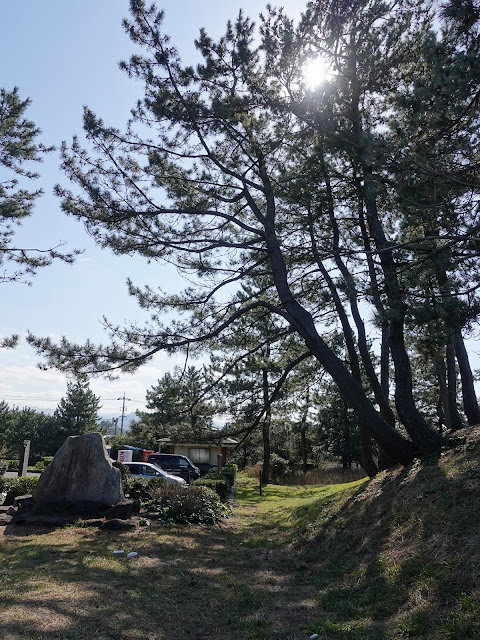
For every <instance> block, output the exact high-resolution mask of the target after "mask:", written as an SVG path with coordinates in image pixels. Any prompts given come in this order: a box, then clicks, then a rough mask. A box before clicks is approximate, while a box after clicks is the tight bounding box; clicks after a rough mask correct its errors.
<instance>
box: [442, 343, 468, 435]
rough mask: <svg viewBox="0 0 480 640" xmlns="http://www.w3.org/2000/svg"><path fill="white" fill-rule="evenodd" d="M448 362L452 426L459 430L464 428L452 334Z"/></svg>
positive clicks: (448, 348) (454, 429)
mask: <svg viewBox="0 0 480 640" xmlns="http://www.w3.org/2000/svg"><path fill="white" fill-rule="evenodd" d="M445 351H446V362H447V392H448V412H449V414H450V425H451V426H450V428H451V429H452V431H458V430H459V429H462V428H463V426H464V425H463V422H462V418H461V417H460V413H459V411H458V407H457V370H456V367H455V344H454V337H453V336H452V337H451V338H450V340H449V341H448V342H447V344H446V347H445Z"/></svg>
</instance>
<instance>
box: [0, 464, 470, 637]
mask: <svg viewBox="0 0 480 640" xmlns="http://www.w3.org/2000/svg"><path fill="white" fill-rule="evenodd" d="M465 465H466V468H465V470H464V472H463V473H462V474H461V475H460V476H458V477H457V478H455V479H453V480H452V479H449V478H447V477H446V476H445V473H444V472H443V470H442V468H441V467H439V466H438V465H436V464H435V463H434V464H427V463H425V464H420V463H418V464H417V465H414V466H413V467H412V468H410V469H403V470H399V471H397V472H394V473H392V474H389V475H388V476H385V477H384V478H383V479H377V480H374V481H372V482H368V483H366V484H365V485H364V486H362V487H361V488H359V489H358V490H356V491H355V492H354V493H353V494H352V495H351V497H350V498H349V499H347V500H345V502H344V504H343V506H342V508H341V509H340V510H338V511H336V512H335V511H333V508H334V505H333V504H332V505H330V504H329V502H328V496H322V495H321V496H320V498H319V502H320V503H321V504H320V508H319V513H320V512H321V511H322V510H323V509H324V510H325V513H326V515H325V514H324V515H325V518H324V519H323V520H322V521H321V523H320V524H319V525H318V526H319V529H318V530H317V532H316V534H315V535H310V539H309V541H308V542H306V541H305V540H304V541H303V542H302V543H301V544H296V545H295V546H293V547H292V546H285V545H284V544H279V543H278V540H277V539H276V538H275V536H277V537H278V538H281V537H282V536H284V535H287V534H288V533H289V532H291V531H292V530H293V529H294V528H295V527H292V525H295V526H298V527H299V528H300V529H301V528H302V527H303V528H304V531H306V532H307V533H308V529H307V530H306V529H305V525H306V524H307V523H308V521H309V518H310V516H311V514H308V513H306V512H305V510H303V511H302V510H301V509H300V510H296V511H295V510H293V511H292V513H291V515H290V521H289V522H288V523H285V522H277V523H275V524H274V525H271V524H269V521H268V519H267V518H265V519H264V520H262V518H261V517H260V518H255V517H252V518H251V520H248V519H247V524H246V525H243V524H242V523H237V524H236V523H235V518H234V519H233V520H232V521H231V522H229V521H226V522H225V523H222V524H221V525H220V526H213V527H202V526H194V527H180V526H172V527H166V526H161V525H152V527H150V528H144V529H141V530H139V531H138V532H134V533H128V534H116V533H108V532H102V531H94V530H90V529H81V528H71V529H67V530H63V531H53V532H48V533H42V534H39V533H36V534H35V535H30V536H25V535H16V534H14V532H13V531H12V532H11V533H12V535H7V536H4V537H3V540H2V542H3V544H2V546H1V547H0V556H1V566H2V572H1V574H0V620H1V623H0V624H1V626H0V638H2V639H5V640H6V639H7V638H8V640H16V639H17V638H18V639H20V638H21V639H22V640H28V639H29V638H31V639H32V640H53V639H56V638H62V639H63V638H65V639H66V640H84V639H86V638H89V639H90V638H95V639H97V640H104V639H105V640H107V639H110V638H114V639H117V640H137V639H142V640H144V639H155V640H162V639H163V638H168V639H169V640H172V639H175V638H182V639H183V638H192V639H194V640H218V639H219V638H222V639H227V640H230V639H231V640H237V639H240V638H241V639H242V640H262V639H265V640H298V639H303V638H306V637H308V635H310V634H312V633H318V634H319V636H320V638H321V639H322V640H340V639H341V640H367V639H368V640H393V639H394V638H395V639H397V638H428V639H429V640H437V639H438V640H440V639H441V640H456V639H458V638H465V639H466V638H469V639H473V638H476V637H479V636H480V632H479V628H478V622H477V621H476V620H475V619H474V615H475V612H476V610H478V605H479V604H480V603H479V600H478V598H479V595H478V582H479V580H478V565H479V564H480V558H479V556H478V554H479V548H480V545H479V544H478V542H479V540H478V536H479V533H478V531H479V528H478V523H479V512H478V500H477V499H476V497H474V496H473V494H472V495H470V494H469V493H468V490H467V489H468V486H469V485H468V481H470V479H471V476H472V473H473V472H472V470H471V469H470V468H468V465H467V462H465ZM274 491H281V488H279V489H274ZM244 504H245V503H243V505H244ZM257 504H258V498H257ZM247 506H248V508H250V509H252V513H253V510H254V503H253V501H250V502H248V503H247ZM330 507H331V508H332V513H331V514H330V515H329V514H328V510H329V508H330ZM242 508H243V506H242ZM312 508H313V507H312ZM258 515H261V514H257V516H258ZM242 522H243V516H242ZM43 531H45V530H42V532H43ZM438 531H441V532H442V535H441V536H440V535H439V534H437V532H438ZM270 538H271V539H270ZM265 540H266V542H265ZM475 541H476V542H475ZM475 545H476V546H475ZM474 546H475V548H474ZM115 549H122V550H124V551H137V552H138V554H139V555H138V557H137V558H133V559H127V558H126V557H125V555H123V556H114V555H113V554H112V551H113V550H115ZM475 563H476V564H475ZM475 571H477V574H475ZM472 612H473V613H472Z"/></svg>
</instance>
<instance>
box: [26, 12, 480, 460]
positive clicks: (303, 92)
mask: <svg viewBox="0 0 480 640" xmlns="http://www.w3.org/2000/svg"><path fill="white" fill-rule="evenodd" d="M130 9H131V19H130V20H125V21H124V27H125V30H126V31H127V33H128V34H129V36H130V38H131V40H132V42H133V43H134V44H135V45H137V46H138V53H135V54H134V55H133V56H132V57H131V58H130V60H129V61H128V62H123V63H122V64H121V67H122V68H123V69H124V70H125V72H126V73H127V74H128V75H129V76H130V77H132V78H135V79H137V80H140V81H142V82H143V83H144V87H145V96H144V99H143V100H141V101H139V102H138V104H137V105H136V107H135V109H134V110H133V112H132V114H133V115H132V119H131V121H130V122H129V123H128V125H127V127H126V128H125V130H124V131H121V130H119V129H116V128H112V127H109V126H108V125H106V124H105V122H104V121H103V119H101V118H100V117H98V116H97V115H95V114H94V113H93V112H92V110H91V109H89V108H85V112H84V129H85V133H86V136H87V138H88V143H89V145H88V147H86V148H83V147H82V146H81V145H80V143H79V141H78V140H77V139H74V141H73V143H72V145H71V146H70V147H69V146H68V145H67V144H64V145H63V149H62V154H63V168H64V170H65V172H66V173H67V175H68V176H69V178H70V179H71V180H72V181H73V182H74V183H75V184H76V185H77V186H79V187H80V189H81V193H80V195H79V193H78V191H77V190H76V191H71V190H69V189H67V188H65V187H62V186H58V187H57V193H58V195H59V196H60V197H61V198H62V207H63V209H64V210H65V212H66V213H68V214H70V215H73V216H75V217H78V218H79V219H82V220H83V221H84V224H85V227H86V229H87V231H88V233H90V234H91V235H92V236H93V237H94V238H95V240H96V241H97V242H98V243H99V244H100V245H101V246H103V247H105V248H107V247H108V248H110V249H111V250H112V251H114V252H115V253H124V254H128V255H130V254H133V253H137V254H140V255H142V256H144V257H145V258H146V259H147V260H149V261H152V260H165V261H167V262H169V263H173V264H175V265H176V266H177V267H178V269H179V270H180V271H181V272H182V273H185V274H189V276H190V278H192V279H193V281H194V284H193V285H192V286H191V287H188V288H187V289H185V290H184V291H183V292H179V293H177V294H175V295H166V294H164V293H162V291H161V290H160V289H158V290H154V289H152V288H149V287H145V288H141V287H139V286H137V285H135V284H134V283H132V282H130V283H129V288H130V293H131V294H132V295H134V296H136V298H137V299H138V302H139V304H140V305H141V306H142V307H143V308H145V309H147V310H149V311H150V313H151V323H149V324H148V325H147V326H145V327H139V326H137V325H132V326H128V327H122V326H114V325H109V330H110V337H111V342H110V344H109V345H107V346H101V345H94V344H92V343H90V342H89V341H87V342H86V343H85V344H84V345H78V344H72V343H70V342H69V341H68V340H67V339H63V340H62V341H61V343H59V344H55V343H53V342H52V341H51V340H50V339H42V338H36V337H34V336H31V337H30V342H31V343H32V344H33V345H34V346H35V347H36V348H37V350H38V351H39V352H40V353H41V354H43V355H44V356H45V358H46V361H47V363H48V364H50V365H52V366H56V367H59V368H60V369H65V370H74V371H77V372H78V371H81V372H89V373H98V372H107V373H108V372H114V371H115V370H116V369H119V368H120V369H122V370H125V371H131V370H134V369H135V368H136V367H138V366H139V365H141V364H142V363H143V362H145V361H147V360H148V359H149V358H151V357H152V356H153V355H154V354H156V353H157V352H158V351H160V350H167V351H168V352H173V351H177V350H183V351H187V352H189V353H192V352H195V350H197V351H199V350H201V349H202V348H206V346H208V345H211V344H212V341H213V342H214V341H215V340H217V338H218V337H219V336H220V335H221V334H222V333H224V332H228V331H235V330H239V331H240V330H241V327H242V323H245V322H246V323H247V324H248V322H249V321H250V322H252V323H253V322H255V318H256V317H257V314H258V313H259V312H260V313H264V314H265V315H272V316H275V318H276V322H277V323H278V331H279V332H283V333H284V334H285V335H288V334H290V333H291V334H295V335H296V336H298V338H299V339H300V343H301V344H302V345H303V347H302V352H301V353H300V354H297V357H298V358H299V362H301V361H302V360H304V359H306V358H315V359H316V361H317V362H318V365H319V366H320V367H322V368H323V369H324V370H325V371H326V372H328V374H329V375H330V376H331V378H332V379H333V381H334V382H335V384H336V385H337V387H338V388H339V390H340V392H341V394H342V395H343V397H344V398H345V399H346V401H347V402H348V403H349V405H350V406H351V407H352V408H353V410H354V412H355V414H356V416H357V418H358V421H359V425H360V429H361V433H362V434H363V435H362V448H363V451H364V455H365V457H366V458H368V456H369V455H370V453H369V446H370V445H369V442H368V441H369V439H370V438H371V437H373V438H374V439H375V440H376V441H377V442H378V443H379V444H380V446H381V448H382V449H383V450H384V451H385V452H386V453H387V454H388V455H389V456H390V457H391V458H393V459H395V460H397V461H400V462H408V461H409V460H411V458H412V457H413V456H415V455H417V454H420V453H425V452H430V451H433V450H435V449H436V448H437V447H438V446H439V444H440V442H441V439H440V436H439V434H438V433H437V432H436V431H435V430H434V429H433V428H432V426H431V424H428V422H427V420H426V419H425V417H424V416H423V415H422V414H421V412H420V411H419V409H418V407H417V400H416V398H415V393H414V388H413V378H412V369H411V363H410V357H411V354H409V346H408V340H406V335H405V332H406V331H408V326H409V323H410V322H412V321H413V319H414V317H415V314H417V313H419V312H420V310H421V309H422V308H425V307H427V306H428V308H429V311H430V318H429V322H434V323H435V322H437V320H438V313H440V311H439V310H441V309H444V308H447V307H446V306H445V305H448V304H449V302H450V303H451V304H454V305H455V308H456V309H458V310H459V312H458V314H456V318H457V320H456V321H455V322H454V323H451V324H450V325H449V328H448V331H447V330H446V328H445V327H446V325H445V326H444V327H443V328H442V339H443V347H444V348H445V349H447V348H448V347H449V345H450V374H451V373H452V370H451V367H452V360H451V355H452V353H454V351H455V349H456V348H457V347H458V349H461V344H462V339H463V338H462V331H464V330H465V328H466V327H468V322H470V321H471V320H472V318H473V317H475V311H474V305H475V302H476V293H475V292H476V290H477V288H478V286H479V282H478V273H477V271H476V270H475V268H474V266H475V261H476V256H477V253H478V240H477V237H478V228H479V227H478V224H479V220H478V215H479V207H478V179H477V171H478V169H477V166H478V108H479V101H478V79H479V71H480V62H479V60H480V56H478V48H479V44H480V38H479V37H478V32H477V31H475V29H476V27H475V24H476V23H475V21H474V23H473V26H472V25H470V27H469V32H468V34H466V35H465V37H464V39H463V41H462V40H460V39H459V38H458V25H456V24H453V25H452V24H451V23H450V22H449V20H450V18H449V17H448V16H447V17H445V15H444V13H442V12H441V11H437V10H436V8H435V7H432V5H431V3H430V2H422V1H418V2H409V1H407V0H402V1H401V2H389V1H387V2H384V1H380V0H361V1H360V2H358V3H356V4H355V7H354V8H353V5H352V6H350V5H348V4H347V5H346V4H342V3H336V2H331V0H318V1H316V2H310V3H308V4H307V5H306V9H305V11H304V13H303V15H302V17H301V19H300V21H299V23H298V24H297V25H295V24H294V23H293V21H292V20H290V19H289V18H288V17H287V16H286V15H285V14H284V12H283V11H282V10H276V9H273V8H272V7H270V6H269V7H267V9H266V11H265V13H264V14H263V16H262V17H261V20H260V28H259V29H258V30H255V26H254V23H253V22H252V21H251V20H250V19H249V18H248V17H246V16H245V15H244V14H243V12H240V14H239V15H238V17H237V18H236V19H235V20H234V21H231V22H229V23H228V25H227V29H226V32H225V35H224V36H222V37H221V38H220V39H219V40H218V41H214V40H213V39H212V38H211V37H210V36H209V35H208V34H207V32H206V31H205V30H201V32H200V35H199V37H198V39H197V40H196V42H195V44H196V47H197V50H198V52H199V54H200V55H201V57H202V61H201V62H200V63H199V64H197V65H196V66H189V65H187V66H185V65H183V64H182V62H181V60H180V56H179V53H178V51H177V50H176V49H175V47H174V46H173V45H172V44H171V42H170V39H169V38H168V36H166V35H165V34H164V33H163V30H162V22H163V12H162V11H158V9H157V8H156V7H155V6H154V5H153V6H151V7H148V6H147V5H146V4H145V3H144V2H143V1H142V0H131V3H130ZM318 57H321V58H322V60H323V61H324V66H325V68H326V69H327V75H326V77H325V79H324V80H323V81H322V82H320V83H319V84H318V85H316V86H314V87H310V86H308V85H307V83H306V81H305V79H304V77H303V68H304V67H305V64H306V63H307V62H308V61H309V60H312V59H315V58H318ZM245 283H248V290H247V289H245V288H242V285H243V284H245ZM365 309H367V311H366V312H365ZM172 311H173V312H174V315H175V320H173V321H172V322H170V323H169V322H162V318H165V317H167V318H168V317H171V313H170V312H172ZM372 316H373V318H374V322H375V324H376V326H377V327H378V328H379V333H378V340H379V341H381V343H382V367H381V371H378V369H377V368H376V367H375V366H374V364H373V360H372V354H371V348H370V343H371V341H370V343H369V340H367V335H368V333H369V332H371V331H373V327H372V328H370V326H369V325H368V318H369V317H370V318H371V317H372ZM370 324H371V323H370ZM427 325H428V323H426V325H425V327H424V329H425V331H427V330H428V327H427ZM438 326H440V325H438V323H437V328H438ZM338 328H340V329H341V333H342V336H343V341H344V345H345V352H346V357H345V358H343V357H340V356H339V355H338V353H337V349H336V348H335V345H334V343H335V340H336V338H335V336H336V335H337V329H338ZM452 349H453V351H452ZM248 352H249V348H248V347H247V348H246V349H242V348H241V347H239V354H238V356H237V358H240V357H241V355H242V354H244V355H245V356H246V357H247V356H248ZM390 358H391V361H392V363H393V368H394V374H393V380H392V383H393V384H392V386H393V389H394V404H395V407H394V408H395V413H393V412H392V408H391V407H390V402H391V399H390V396H389V386H390V380H389V359H390ZM442 358H443V356H442ZM444 359H445V363H446V368H448V362H449V360H448V353H447V352H445V358H444ZM454 360H455V356H454ZM457 361H458V363H460V358H459V356H458V352H457ZM291 364H292V370H293V369H294V366H295V364H296V361H295V360H293V361H292V363H291ZM453 366H455V362H454V361H453ZM285 371H286V372H287V373H288V371H289V369H288V365H286V369H285ZM464 371H465V375H466V376H467V373H468V371H467V369H464ZM364 373H365V375H364ZM445 375H447V374H445ZM451 377H452V376H451ZM467 377H468V376H467ZM462 380H463V377H462ZM372 394H373V398H372ZM455 403H456V399H455V394H453V390H452V393H451V394H450V408H451V409H452V410H453V404H455ZM267 404H268V403H267ZM377 407H378V408H379V411H378V410H377ZM477 410H478V405H477ZM397 419H398V421H399V422H400V423H401V425H402V427H403V430H404V434H405V435H401V433H400V432H399V431H398V430H396V429H395V421H396V420H397ZM370 467H371V469H372V473H373V472H374V471H375V469H374V467H372V465H370Z"/></svg>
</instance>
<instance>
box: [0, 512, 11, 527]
mask: <svg viewBox="0 0 480 640" xmlns="http://www.w3.org/2000/svg"><path fill="white" fill-rule="evenodd" d="M11 520H12V516H8V515H7V514H6V513H2V514H0V527H5V526H6V525H7V524H10V522H11Z"/></svg>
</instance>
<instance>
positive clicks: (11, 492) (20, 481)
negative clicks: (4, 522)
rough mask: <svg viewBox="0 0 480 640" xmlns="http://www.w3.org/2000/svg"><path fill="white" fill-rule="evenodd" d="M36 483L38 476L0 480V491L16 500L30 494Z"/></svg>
mask: <svg viewBox="0 0 480 640" xmlns="http://www.w3.org/2000/svg"><path fill="white" fill-rule="evenodd" d="M37 482H38V476H20V477H19V478H0V491H2V493H3V492H7V496H8V497H9V498H10V499H11V498H16V497H17V496H24V495H27V494H30V493H32V491H33V489H34V488H35V485H36V484H37Z"/></svg>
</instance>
